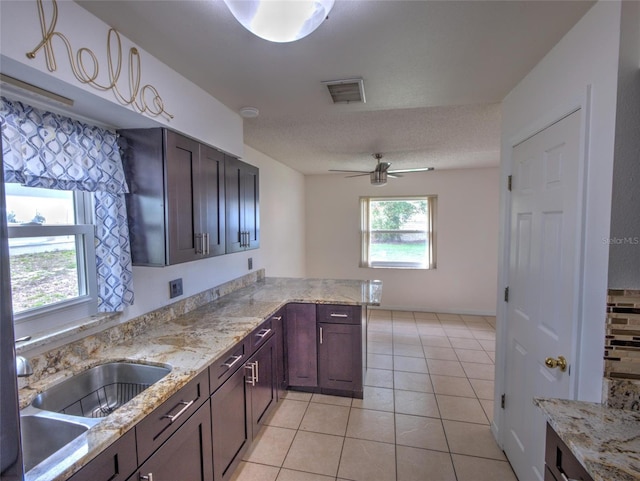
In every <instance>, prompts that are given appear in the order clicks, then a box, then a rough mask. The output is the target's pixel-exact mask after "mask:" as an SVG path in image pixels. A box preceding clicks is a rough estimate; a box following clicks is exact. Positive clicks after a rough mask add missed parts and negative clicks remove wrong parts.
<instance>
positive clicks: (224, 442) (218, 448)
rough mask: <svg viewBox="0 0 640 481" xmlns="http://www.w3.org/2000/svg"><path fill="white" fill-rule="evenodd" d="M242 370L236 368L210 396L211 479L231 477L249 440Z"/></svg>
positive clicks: (245, 388) (247, 392)
mask: <svg viewBox="0 0 640 481" xmlns="http://www.w3.org/2000/svg"><path fill="white" fill-rule="evenodd" d="M246 372H247V370H246V369H243V368H240V369H238V370H237V371H236V372H235V373H234V374H233V375H232V376H231V377H230V378H229V379H227V380H226V381H225V382H224V384H223V385H222V386H220V388H219V389H218V390H217V391H216V392H215V393H213V395H212V396H211V421H212V433H213V479H214V481H222V480H227V479H229V478H230V477H231V475H232V474H233V470H234V469H235V467H236V466H237V465H238V463H239V462H240V461H241V460H242V455H243V454H244V452H245V451H246V449H247V448H248V447H249V443H250V442H251V424H250V419H249V416H248V414H249V413H248V411H247V409H246V406H247V405H248V400H249V398H248V394H249V386H248V385H247V383H246V375H245V373H246Z"/></svg>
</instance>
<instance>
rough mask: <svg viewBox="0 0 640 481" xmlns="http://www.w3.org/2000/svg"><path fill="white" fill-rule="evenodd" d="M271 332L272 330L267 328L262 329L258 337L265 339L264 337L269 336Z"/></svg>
mask: <svg viewBox="0 0 640 481" xmlns="http://www.w3.org/2000/svg"><path fill="white" fill-rule="evenodd" d="M270 332H271V328H270V327H269V328H265V329H260V332H259V333H258V334H256V337H259V338H263V337H264V336H266V335H267V334H269V333H270Z"/></svg>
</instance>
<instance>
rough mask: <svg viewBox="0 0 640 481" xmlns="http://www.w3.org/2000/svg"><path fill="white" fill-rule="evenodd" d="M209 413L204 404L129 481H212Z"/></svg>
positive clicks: (207, 404)
mask: <svg viewBox="0 0 640 481" xmlns="http://www.w3.org/2000/svg"><path fill="white" fill-rule="evenodd" d="M212 452H213V451H212V444H211V411H210V406H209V401H207V402H205V403H204V404H203V405H202V406H201V407H200V409H198V410H197V411H196V412H195V414H193V416H191V417H190V418H189V419H188V420H187V421H186V422H185V423H184V424H183V425H182V426H181V427H180V429H178V430H177V431H176V432H175V433H174V434H173V435H172V436H171V437H170V438H169V439H168V440H167V441H166V442H165V443H164V444H163V445H162V446H161V447H160V448H159V449H158V450H157V451H156V452H155V453H153V454H152V455H151V457H150V458H149V459H147V461H145V462H144V463H143V464H142V466H140V468H139V469H138V471H137V472H136V473H135V474H134V475H133V476H132V477H130V478H129V481H142V480H153V481H176V480H180V481H211V479H212V478H213V465H212Z"/></svg>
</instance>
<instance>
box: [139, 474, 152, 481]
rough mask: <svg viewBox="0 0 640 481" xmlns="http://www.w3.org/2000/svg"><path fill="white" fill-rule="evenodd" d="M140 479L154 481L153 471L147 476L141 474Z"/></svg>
mask: <svg viewBox="0 0 640 481" xmlns="http://www.w3.org/2000/svg"><path fill="white" fill-rule="evenodd" d="M140 479H141V480H144V481H153V473H149V474H147V475H146V476H145V475H144V474H141V475H140Z"/></svg>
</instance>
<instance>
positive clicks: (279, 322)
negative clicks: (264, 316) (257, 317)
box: [271, 307, 289, 399]
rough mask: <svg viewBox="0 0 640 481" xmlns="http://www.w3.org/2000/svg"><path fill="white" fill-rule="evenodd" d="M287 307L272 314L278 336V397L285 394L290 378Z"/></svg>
mask: <svg viewBox="0 0 640 481" xmlns="http://www.w3.org/2000/svg"><path fill="white" fill-rule="evenodd" d="M286 311H287V309H286V307H283V308H282V309H280V310H279V311H278V312H276V313H275V314H274V315H273V316H271V319H272V324H273V328H274V330H275V334H274V337H275V338H276V366H275V378H276V394H277V396H278V399H280V398H281V397H282V396H284V393H285V391H286V390H287V387H288V386H289V380H288V377H287V374H288V372H287V351H286V350H287V343H286V334H285V332H284V325H285V319H286V316H285V313H286Z"/></svg>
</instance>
